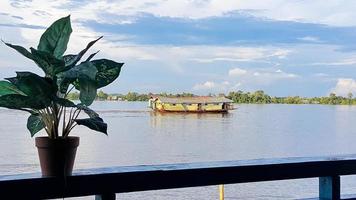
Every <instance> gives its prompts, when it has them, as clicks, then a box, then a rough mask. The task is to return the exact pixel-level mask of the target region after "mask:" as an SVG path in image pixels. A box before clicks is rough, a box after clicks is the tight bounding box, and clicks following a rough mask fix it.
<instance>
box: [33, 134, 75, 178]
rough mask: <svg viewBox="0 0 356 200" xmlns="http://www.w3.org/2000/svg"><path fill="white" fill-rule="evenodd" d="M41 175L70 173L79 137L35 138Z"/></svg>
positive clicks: (67, 174) (64, 174)
mask: <svg viewBox="0 0 356 200" xmlns="http://www.w3.org/2000/svg"><path fill="white" fill-rule="evenodd" d="M35 142H36V147H37V149H38V155H39V158H40V165H41V171H42V176H69V175H72V171H73V165H74V160H75V154H76V152H77V147H78V145H79V137H66V138H58V139H50V138H48V137H37V138H36V139H35Z"/></svg>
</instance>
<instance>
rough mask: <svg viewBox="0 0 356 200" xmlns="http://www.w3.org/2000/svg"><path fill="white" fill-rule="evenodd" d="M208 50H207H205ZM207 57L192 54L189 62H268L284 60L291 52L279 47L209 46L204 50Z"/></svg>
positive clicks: (202, 54)
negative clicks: (274, 59)
mask: <svg viewBox="0 0 356 200" xmlns="http://www.w3.org/2000/svg"><path fill="white" fill-rule="evenodd" d="M207 49H209V50H207ZM193 50H194V49H193ZM205 51H206V52H207V54H208V56H206V55H205V54H204V52H201V53H200V54H194V52H193V55H194V56H195V57H192V58H191V60H194V61H197V62H201V63H212V62H217V61H231V62H248V61H254V62H265V63H266V62H267V63H268V62H269V59H273V58H276V59H284V58H286V57H287V55H289V54H290V53H291V52H292V51H291V50H289V49H281V48H279V47H239V46H233V47H232V46H224V47H218V46H215V47H214V46H213V48H211V46H209V48H206V49H205Z"/></svg>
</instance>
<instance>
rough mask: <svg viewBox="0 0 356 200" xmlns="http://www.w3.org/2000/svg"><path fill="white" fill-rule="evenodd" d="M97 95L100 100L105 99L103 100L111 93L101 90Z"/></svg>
mask: <svg viewBox="0 0 356 200" xmlns="http://www.w3.org/2000/svg"><path fill="white" fill-rule="evenodd" d="M96 96H97V98H98V100H101V101H103V100H106V99H107V98H108V96H109V95H108V94H106V93H105V92H103V91H102V90H100V91H99V92H98V94H97V95H96Z"/></svg>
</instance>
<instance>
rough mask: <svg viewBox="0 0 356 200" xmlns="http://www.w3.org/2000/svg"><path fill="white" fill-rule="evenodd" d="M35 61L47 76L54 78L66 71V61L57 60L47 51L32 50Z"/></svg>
mask: <svg viewBox="0 0 356 200" xmlns="http://www.w3.org/2000/svg"><path fill="white" fill-rule="evenodd" d="M31 53H32V55H33V60H34V61H35V63H36V64H37V65H38V66H39V67H40V68H41V69H42V70H43V71H44V72H45V74H46V75H49V76H51V77H53V76H54V75H55V74H57V73H59V72H62V71H65V70H66V68H65V64H64V61H63V60H61V59H57V58H56V57H54V56H53V55H51V54H50V53H48V52H45V51H39V50H36V49H34V48H31Z"/></svg>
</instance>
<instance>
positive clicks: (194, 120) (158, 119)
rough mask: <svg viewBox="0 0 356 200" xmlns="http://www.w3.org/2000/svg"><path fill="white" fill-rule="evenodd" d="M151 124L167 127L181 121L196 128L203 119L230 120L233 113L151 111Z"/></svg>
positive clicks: (152, 125) (182, 123) (212, 120)
mask: <svg viewBox="0 0 356 200" xmlns="http://www.w3.org/2000/svg"><path fill="white" fill-rule="evenodd" d="M149 113H150V125H151V127H153V128H165V127H170V126H174V125H175V124H177V123H179V125H181V126H185V125H187V124H189V125H190V126H192V127H191V128H193V129H194V128H196V127H197V126H198V124H200V123H201V122H202V121H205V122H208V123H209V121H210V122H211V123H214V122H216V121H221V122H223V123H224V122H228V121H229V120H228V118H232V117H233V113H184V112H155V111H150V112H149Z"/></svg>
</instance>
